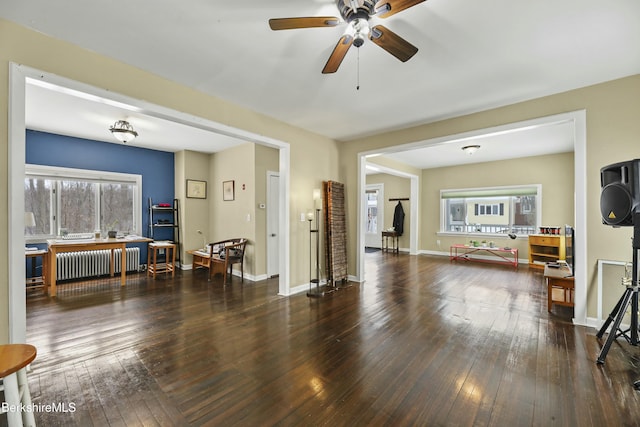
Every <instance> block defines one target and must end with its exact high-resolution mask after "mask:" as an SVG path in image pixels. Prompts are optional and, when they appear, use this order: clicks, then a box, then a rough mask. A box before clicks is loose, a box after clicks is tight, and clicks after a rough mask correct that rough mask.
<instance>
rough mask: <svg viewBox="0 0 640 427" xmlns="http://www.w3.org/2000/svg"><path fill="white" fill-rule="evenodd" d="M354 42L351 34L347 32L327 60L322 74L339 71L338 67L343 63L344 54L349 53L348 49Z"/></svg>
mask: <svg viewBox="0 0 640 427" xmlns="http://www.w3.org/2000/svg"><path fill="white" fill-rule="evenodd" d="M352 44H353V37H351V36H350V35H348V34H345V35H344V36H342V37H340V40H339V41H338V44H337V45H336V47H335V48H334V49H333V52H331V56H330V57H329V59H328V60H327V63H326V64H325V66H324V68H323V69H322V74H330V73H335V72H336V71H338V67H340V64H341V63H342V60H343V59H344V56H345V55H346V54H347V51H348V50H349V48H350V47H351V45H352Z"/></svg>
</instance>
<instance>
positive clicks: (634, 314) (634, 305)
mask: <svg viewBox="0 0 640 427" xmlns="http://www.w3.org/2000/svg"><path fill="white" fill-rule="evenodd" d="M639 233H640V227H638V226H637V225H636V226H635V227H634V238H633V263H632V265H631V268H632V271H631V276H629V268H628V267H629V265H628V264H627V266H625V275H624V277H623V279H622V284H623V285H624V286H625V290H624V293H623V294H622V296H621V297H620V299H619V300H618V302H617V304H616V305H615V307H613V310H612V311H611V313H610V314H609V317H608V318H607V320H606V321H605V322H604V324H603V325H602V327H601V328H600V330H599V331H598V333H597V334H596V337H598V338H602V336H603V335H604V333H605V332H606V331H607V328H608V327H609V325H610V324H611V322H613V326H611V331H609V336H608V337H607V341H605V343H604V346H602V349H601V350H600V353H599V354H598V359H597V363H599V364H602V363H604V360H605V358H606V357H607V353H608V352H609V348H610V347H611V344H613V341H614V340H615V339H617V338H618V337H621V336H622V337H624V339H626V340H627V342H628V343H629V344H631V345H638V288H639V284H638V247H636V242H638V243H640V236H639V235H638V234H639ZM629 304H631V324H630V325H629V328H628V329H625V330H622V329H620V324H621V323H622V319H623V318H624V316H625V313H626V312H627V308H628V307H629ZM636 382H637V383H638V385H637V386H636V385H635V383H634V386H636V387H638V386H640V382H638V381H636Z"/></svg>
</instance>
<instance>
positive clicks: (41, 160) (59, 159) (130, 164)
mask: <svg viewBox="0 0 640 427" xmlns="http://www.w3.org/2000/svg"><path fill="white" fill-rule="evenodd" d="M25 162H26V163H27V164H34V165H47V166H59V167H65V168H76V169H89V170H99V171H107V172H120V173H130V174H138V175H142V230H139V231H138V234H141V235H144V236H149V215H148V207H149V206H148V202H147V201H148V199H149V198H152V199H153V202H154V203H158V202H167V203H172V201H173V199H174V197H175V193H174V171H175V168H174V154H173V153H169V152H165V151H159V150H150V149H147V148H140V147H135V146H133V145H125V144H122V143H114V144H111V143H108V142H100V141H93V140H89V139H82V138H74V137H70V136H63V135H56V134H52V133H47V132H39V131H34V130H27V134H26V158H25ZM102 231H103V232H105V233H106V231H107V230H102ZM158 231H160V232H163V231H164V232H167V235H166V236H164V235H160V233H158ZM155 238H156V239H170V238H171V234H170V230H169V229H165V230H156V236H155ZM38 246H40V245H38ZM140 256H141V260H140V261H141V262H142V263H145V262H146V257H147V249H146V245H141V253H140Z"/></svg>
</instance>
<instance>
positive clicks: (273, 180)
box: [267, 172, 280, 277]
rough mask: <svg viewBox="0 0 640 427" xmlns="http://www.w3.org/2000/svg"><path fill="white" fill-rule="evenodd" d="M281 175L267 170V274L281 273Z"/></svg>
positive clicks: (271, 275)
mask: <svg viewBox="0 0 640 427" xmlns="http://www.w3.org/2000/svg"><path fill="white" fill-rule="evenodd" d="M279 207H280V175H278V174H277V173H275V172H267V276H269V277H275V276H278V275H279V274H280V271H279V263H280V257H279V256H278V255H279V253H280V236H279V235H278V222H279V219H280V210H279Z"/></svg>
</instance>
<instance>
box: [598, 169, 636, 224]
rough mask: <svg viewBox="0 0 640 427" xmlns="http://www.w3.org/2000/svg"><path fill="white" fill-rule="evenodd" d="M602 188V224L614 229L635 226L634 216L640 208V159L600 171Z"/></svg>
mask: <svg viewBox="0 0 640 427" xmlns="http://www.w3.org/2000/svg"><path fill="white" fill-rule="evenodd" d="M600 186H601V188H602V191H601V192H600V214H601V215H602V222H603V223H604V224H607V225H611V226H614V227H624V226H632V225H634V224H633V218H634V215H633V214H634V213H636V212H637V211H638V208H639V206H640V194H639V191H640V159H636V160H629V161H626V162H620V163H614V164H612V165H609V166H605V167H603V168H602V169H600ZM639 225H640V224H639Z"/></svg>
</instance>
